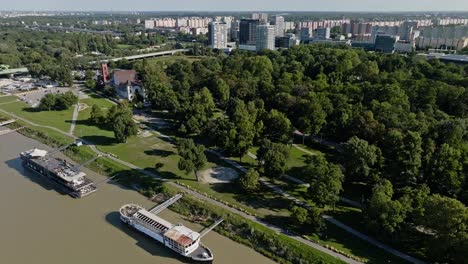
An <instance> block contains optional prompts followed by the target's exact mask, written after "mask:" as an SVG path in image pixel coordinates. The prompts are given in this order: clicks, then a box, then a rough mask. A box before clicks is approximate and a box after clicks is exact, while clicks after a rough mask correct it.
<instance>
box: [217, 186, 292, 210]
mask: <svg viewBox="0 0 468 264" xmlns="http://www.w3.org/2000/svg"><path fill="white" fill-rule="evenodd" d="M210 186H211V188H212V189H213V190H214V191H216V192H218V193H232V194H234V199H235V200H237V201H239V202H241V203H244V204H245V205H248V206H250V207H252V208H254V209H267V210H269V211H272V212H280V211H281V210H282V209H289V208H290V207H291V201H289V200H286V199H284V198H282V197H279V196H277V195H276V194H272V193H271V192H270V191H269V190H267V189H265V187H263V186H259V188H258V190H257V191H255V192H254V193H245V192H243V191H242V190H240V188H239V187H238V186H237V184H236V183H234V182H233V183H214V184H210Z"/></svg>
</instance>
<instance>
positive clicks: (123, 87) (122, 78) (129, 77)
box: [112, 70, 145, 101]
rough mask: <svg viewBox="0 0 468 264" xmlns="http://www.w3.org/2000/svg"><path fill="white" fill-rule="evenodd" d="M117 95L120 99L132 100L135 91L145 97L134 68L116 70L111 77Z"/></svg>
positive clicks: (135, 94)
mask: <svg viewBox="0 0 468 264" xmlns="http://www.w3.org/2000/svg"><path fill="white" fill-rule="evenodd" d="M112 83H113V85H114V89H115V90H116V92H117V95H118V96H119V97H120V98H122V99H127V100H129V101H133V100H134V99H135V97H136V96H137V93H138V94H139V95H140V96H141V97H143V98H144V97H145V90H144V88H143V85H142V84H141V82H140V80H138V78H137V73H136V71H135V70H117V71H115V72H114V76H113V79H112Z"/></svg>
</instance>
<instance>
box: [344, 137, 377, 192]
mask: <svg viewBox="0 0 468 264" xmlns="http://www.w3.org/2000/svg"><path fill="white" fill-rule="evenodd" d="M382 159H383V158H382V153H381V151H380V149H379V148H378V147H376V146H374V145H369V143H368V142H367V141H365V140H362V139H360V138H358V137H355V136H354V137H352V138H350V139H349V140H348V141H347V142H346V143H345V144H344V145H343V155H342V162H343V165H344V167H345V168H346V174H347V176H350V177H351V178H352V179H353V180H355V181H362V182H365V183H368V184H373V183H376V182H377V181H378V179H379V173H380V169H381V166H382Z"/></svg>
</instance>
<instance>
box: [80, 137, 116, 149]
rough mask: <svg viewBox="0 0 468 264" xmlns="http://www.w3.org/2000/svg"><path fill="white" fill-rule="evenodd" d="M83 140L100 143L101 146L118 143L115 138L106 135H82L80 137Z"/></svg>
mask: <svg viewBox="0 0 468 264" xmlns="http://www.w3.org/2000/svg"><path fill="white" fill-rule="evenodd" d="M82 139H83V140H84V141H87V142H91V143H93V144H96V145H101V146H111V145H114V144H118V143H119V142H117V140H116V139H115V138H111V137H106V136H97V135H95V136H84V137H82Z"/></svg>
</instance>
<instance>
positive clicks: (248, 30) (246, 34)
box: [239, 19, 260, 46]
mask: <svg viewBox="0 0 468 264" xmlns="http://www.w3.org/2000/svg"><path fill="white" fill-rule="evenodd" d="M259 24H260V21H259V20H258V19H242V20H241V21H240V24H239V45H252V46H255V43H256V37H257V26H258V25H259Z"/></svg>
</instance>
